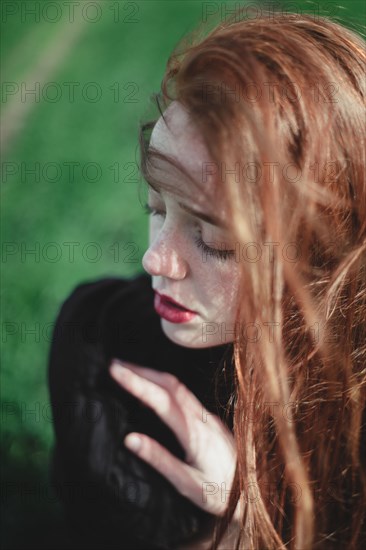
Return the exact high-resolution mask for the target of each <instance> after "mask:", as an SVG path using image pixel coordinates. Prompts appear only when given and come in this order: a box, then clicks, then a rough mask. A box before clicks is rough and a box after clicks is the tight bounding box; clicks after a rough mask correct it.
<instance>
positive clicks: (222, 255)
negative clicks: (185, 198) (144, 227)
mask: <svg viewBox="0 0 366 550" xmlns="http://www.w3.org/2000/svg"><path fill="white" fill-rule="evenodd" d="M144 210H145V214H148V215H151V216H162V217H163V216H164V212H162V211H161V210H157V209H156V208H152V207H151V206H150V205H148V204H147V203H146V204H145V205H144ZM195 242H196V245H197V246H198V248H202V250H203V251H204V252H205V253H206V254H208V255H209V256H212V257H214V258H219V259H220V260H227V259H228V258H230V257H232V256H234V255H235V251H234V250H219V249H217V248H211V247H210V246H208V245H207V244H206V243H205V242H204V241H203V240H202V238H201V237H196V238H195Z"/></svg>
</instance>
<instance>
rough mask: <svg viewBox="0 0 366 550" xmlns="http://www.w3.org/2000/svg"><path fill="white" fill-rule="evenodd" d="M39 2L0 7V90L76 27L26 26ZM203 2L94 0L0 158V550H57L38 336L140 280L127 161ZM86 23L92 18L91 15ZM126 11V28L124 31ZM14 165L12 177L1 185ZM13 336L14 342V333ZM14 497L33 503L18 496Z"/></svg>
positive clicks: (139, 218)
mask: <svg viewBox="0 0 366 550" xmlns="http://www.w3.org/2000/svg"><path fill="white" fill-rule="evenodd" d="M45 3H47V2H46V0H42V1H41V2H39V1H38V2H34V1H33V0H26V1H13V0H7V1H5V2H3V6H2V7H3V9H4V5H5V4H7V5H8V9H9V5H11V6H10V7H11V8H12V7H14V9H15V10H16V13H15V14H14V15H9V16H8V17H7V20H6V21H5V15H4V12H2V48H1V52H2V53H1V55H2V59H1V62H2V68H3V76H2V80H3V82H5V83H6V82H16V83H18V84H19V85H20V84H21V83H22V82H25V79H26V78H27V75H29V71H31V70H32V68H33V67H36V66H37V63H38V60H39V59H40V57H41V56H42V55H44V54H45V52H47V51H50V52H52V51H53V50H52V48H54V43H55V40H57V34H58V33H59V32H62V40H68V36H69V33H70V30H71V25H74V24H77V23H78V21H80V12H81V9H80V8H75V22H74V23H71V22H70V21H69V17H68V12H67V10H66V9H65V7H64V6H63V2H62V1H61V0H60V2H59V3H60V4H61V6H63V8H62V12H63V17H62V18H61V19H60V20H59V21H57V22H55V23H52V22H50V21H47V20H45V18H43V17H42V16H41V18H40V21H36V20H35V17H34V16H31V15H28V16H27V17H23V18H22V16H21V15H22V13H23V14H24V10H25V5H26V6H27V8H28V9H30V8H31V7H32V5H33V7H34V5H35V4H39V6H40V9H41V10H42V8H43V4H45ZM85 3H86V2H85V1H84V0H83V1H82V2H81V4H85ZM203 4H204V2H201V1H195V0H184V1H183V0H182V1H180V0H139V1H137V2H130V3H128V2H122V1H118V0H117V2H116V1H114V0H113V1H112V0H111V1H109V0H101V2H100V6H101V13H102V16H101V18H100V20H98V21H96V22H95V23H91V22H87V23H85V25H84V28H83V30H82V32H81V33H80V36H79V39H78V40H77V42H76V43H75V44H74V45H73V47H72V48H71V50H70V51H69V53H68V54H67V55H66V56H65V57H64V58H63V59H62V61H61V62H60V63H59V64H58V66H57V69H56V70H55V72H54V73H52V76H51V77H50V78H48V79H46V80H47V81H53V82H56V83H58V84H59V85H60V86H61V89H62V95H61V97H60V99H59V101H56V102H54V103H52V102H49V101H45V100H42V99H41V101H39V102H38V103H35V104H34V105H33V108H32V109H31V110H30V112H29V113H28V114H27V116H26V117H25V118H24V125H23V127H22V128H21V130H20V131H19V132H18V134H17V135H16V138H15V139H14V141H13V142H12V143H11V144H10V145H9V149H8V150H7V152H6V154H5V156H4V158H2V174H3V177H2V215H1V235H2V244H3V249H2V252H3V253H4V251H5V249H4V245H6V243H11V244H12V245H14V246H15V247H16V250H17V251H16V253H14V254H13V255H10V256H9V255H8V256H5V255H4V254H3V256H2V265H1V268H2V269H1V271H2V275H1V327H2V357H1V382H2V384H1V397H2V430H1V452H2V472H1V474H2V475H1V482H2V487H3V489H5V492H4V497H3V500H2V507H3V510H2V522H3V526H2V527H3V528H2V535H1V537H2V547H3V548H7V549H13V550H15V549H17V550H18V549H23V548H24V549H26V548H27V549H29V548H39V549H40V548H49V549H50V550H52V548H66V544H67V542H66V540H65V539H64V538H63V519H62V512H61V508H60V505H59V503H58V502H57V501H56V500H55V499H52V498H51V492H50V491H49V490H48V491H47V482H48V481H47V480H48V463H49V456H50V450H51V449H52V445H53V428H52V421H51V420H50V419H49V409H47V407H48V404H49V396H48V388H47V359H48V353H49V347H50V331H49V330H48V332H47V330H46V327H47V325H48V324H50V323H53V322H54V321H55V318H56V316H57V313H58V310H59V308H60V305H61V304H62V302H63V301H64V299H65V298H66V297H67V295H68V294H69V293H70V292H71V290H72V289H73V288H74V287H75V286H76V285H77V284H79V283H80V282H83V281H86V280H93V279H96V278H99V277H105V276H111V275H112V276H130V275H133V274H136V273H140V272H142V271H143V269H142V266H141V258H142V255H143V253H144V251H145V250H146V247H147V217H146V216H144V214H143V213H142V209H141V207H140V204H139V201H138V194H137V189H138V182H139V180H140V176H138V175H137V174H136V173H135V174H134V176H133V177H132V178H128V174H129V171H130V168H131V167H132V166H133V165H132V164H127V163H134V162H135V161H136V159H137V158H138V157H137V128H138V122H139V120H140V119H141V118H143V117H144V115H145V113H146V111H147V108H148V103H149V97H150V95H151V93H152V92H154V91H158V90H159V88H160V82H161V78H162V76H163V73H164V68H165V64H166V61H167V58H168V56H169V53H170V52H171V50H172V48H173V47H174V46H175V45H176V43H177V42H178V40H179V39H180V38H181V37H182V36H184V35H185V34H186V33H187V32H188V31H190V30H192V29H193V28H194V27H195V26H196V24H197V23H199V22H200V20H201V17H202V9H203V6H202V5H203ZM212 4H213V5H214V6H215V7H217V8H218V9H224V8H223V6H224V5H227V6H228V7H233V6H235V5H236V4H238V2H213V3H212ZM251 4H253V2H251ZM259 4H260V2H259ZM277 4H279V2H277ZM283 4H284V5H285V6H286V5H289V3H288V2H283ZM311 4H320V5H321V6H323V7H324V13H325V14H328V13H329V10H332V13H334V14H335V15H336V16H337V18H338V19H340V20H343V21H344V22H345V23H346V24H348V25H351V26H353V25H354V24H365V7H364V3H363V2H362V1H357V0H355V1H349V0H347V2H346V0H343V2H342V1H340V2H330V1H328V2H320V3H319V2H314V3H309V2H301V1H297V2H296V3H295V2H292V3H291V5H292V6H295V5H296V6H298V8H299V9H304V10H305V8H306V7H307V9H308V10H311V9H312V5H311ZM340 4H341V5H342V6H344V7H343V8H342V7H340ZM131 6H132V7H131ZM112 8H113V9H114V11H113V10H112ZM117 9H119V21H117V20H116V19H117V17H116V13H117V12H116V10H117ZM223 13H225V12H223ZM89 14H90V17H93V16H94V13H93V12H92V10H90V12H89ZM129 14H131V15H132V17H133V19H135V20H136V21H135V22H129V21H128V15H129ZM52 17H54V15H53V14H52V12H51V10H50V12H49V18H52ZM65 82H79V83H80V86H79V87H78V88H76V92H75V101H74V102H70V101H69V98H68V94H67V92H66V88H65V87H64V85H63V83H65ZM89 82H96V83H98V85H99V87H100V89H101V90H102V96H101V98H100V100H99V101H97V102H95V103H92V102H88V101H86V100H85V99H84V98H83V97H82V95H81V91H80V90H81V89H83V87H84V86H85V85H86V84H87V83H89ZM115 83H118V86H119V88H120V97H119V100H117V101H115V97H114V95H113V92H112V90H111V89H110V87H111V86H113V85H114V86H116V84H115ZM128 83H133V88H132V87H131V85H130V87H129V88H127V89H124V88H123V86H125V85H126V84H128ZM84 89H85V88H84ZM132 90H134V91H135V93H134V95H133V99H136V101H135V102H132V103H131V102H128V93H129V92H131V91H132ZM50 93H51V92H50ZM10 104H11V99H10V100H9V101H5V100H4V98H3V99H2V102H1V111H2V113H4V112H5V111H6V109H8V108H9V105H10ZM37 162H38V163H40V166H41V167H44V166H45V165H46V164H47V163H58V165H59V166H60V167H61V176H60V179H59V180H58V181H55V182H51V181H49V179H50V178H51V177H53V173H52V170H51V169H49V173H48V175H47V177H46V178H43V177H42V175H41V177H40V179H39V181H36V179H35V177H34V176H32V175H28V176H24V175H23V176H22V173H21V168H22V163H23V167H28V168H29V167H32V166H34V165H35V163H37ZM65 162H77V163H80V165H79V166H80V167H81V166H84V165H85V164H86V163H90V162H92V163H98V165H100V168H101V171H102V176H101V178H100V179H99V180H98V181H95V182H92V181H90V178H85V177H84V178H83V177H82V173H81V169H80V167H77V168H76V172H75V173H76V177H75V179H74V180H73V181H72V180H70V178H69V175H68V171H67V168H66V166H65V165H64V164H63V163H65ZM115 163H118V164H119V181H115V175H114V172H113V171H112V169H111V168H110V167H111V166H112V165H114V166H116V164H115ZM9 166H11V167H15V169H17V170H18V172H17V173H16V174H14V175H12V176H11V175H10V176H9V175H7V172H6V170H7V169H9ZM90 174H91V172H90ZM129 179H130V180H132V181H129ZM67 242H77V243H80V245H79V246H77V247H76V248H75V259H74V261H73V262H72V261H70V256H69V254H68V249H67V246H66V245H64V244H63V243H67ZM128 242H133V243H135V246H136V253H135V254H134V256H133V259H134V261H133V262H128V261H126V255H127V253H128V252H129V251H131V248H127V249H125V250H124V249H123V247H124V246H125V245H126V243H128ZM48 243H57V244H58V250H61V257H60V258H59V259H58V260H57V261H54V262H53V261H51V260H50V259H51V258H52V257H53V254H54V252H55V248H53V249H52V248H49V249H48V256H47V246H48ZM87 243H97V245H98V248H99V250H100V251H101V252H102V255H101V257H100V258H99V259H98V260H97V261H91V260H92V254H93V248H89V249H85V248H84V247H85V245H87ZM22 247H23V251H24V249H25V248H27V249H32V248H33V249H34V248H35V247H39V250H40V255H39V258H36V257H35V256H34V255H32V254H29V255H27V256H24V253H23V254H22V253H21V250H22ZM111 247H113V250H114V252H113V250H111ZM117 247H118V249H119V258H118V257H117V255H116V250H117ZM82 249H84V255H83V254H82V253H81V251H82ZM88 252H89V256H88V255H86V254H87V253H88ZM9 323H10V324H9ZM9 328H13V329H14V330H16V333H15V334H9V332H8V331H9ZM32 328H33V329H34V328H35V329H36V330H38V328H39V331H40V335H39V338H38V337H36V336H35V335H34V334H30V333H28V334H26V332H25V330H28V329H32ZM22 407H23V411H22ZM24 407H25V409H26V410H28V411H29V412H28V414H25V413H24ZM32 410H36V413H35V414H32V413H31V412H30V411H32ZM38 410H39V413H40V414H38ZM12 484H16V486H15V487H16V488H15V489H14V485H12ZM12 487H13V489H12ZM20 488H23V489H24V490H26V489H27V488H28V489H29V490H30V491H31V492H32V491H33V494H29V495H27V494H21V492H20ZM9 491H10V492H9ZM7 492H8V494H7ZM37 492H38V494H37ZM55 541H58V542H55Z"/></svg>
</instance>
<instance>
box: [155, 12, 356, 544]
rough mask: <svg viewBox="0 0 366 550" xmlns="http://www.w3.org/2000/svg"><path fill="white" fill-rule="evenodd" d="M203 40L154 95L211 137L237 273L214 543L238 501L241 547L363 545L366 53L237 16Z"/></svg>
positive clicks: (304, 21) (268, 18) (322, 21)
mask: <svg viewBox="0 0 366 550" xmlns="http://www.w3.org/2000/svg"><path fill="white" fill-rule="evenodd" d="M200 33H201V29H199V31H198V32H197V33H196V34H195V35H191V36H189V37H188V38H186V39H185V40H184V41H183V42H181V43H180V44H179V45H178V46H177V47H176V49H175V51H174V52H173V53H172V55H171V56H170V58H169V60H168V63H167V68H166V73H165V75H164V79H163V82H162V91H161V94H159V99H160V101H161V102H162V103H163V104H164V107H167V106H168V105H169V104H170V102H171V101H173V100H178V101H180V102H181V103H182V104H183V105H184V106H185V107H186V108H187V109H188V111H189V113H190V114H191V116H192V120H193V121H194V123H195V124H196V125H197V128H198V130H199V132H200V133H201V135H202V137H203V139H204V141H205V144H206V146H207V148H208V151H209V153H210V155H211V158H212V165H210V167H209V169H210V170H211V173H213V174H215V175H216V176H217V181H218V182H219V184H220V186H221V196H222V200H223V201H224V202H225V204H226V205H227V208H228V212H229V213H230V215H229V221H230V223H231V230H232V235H233V238H234V239H235V242H236V243H238V245H239V248H238V251H239V252H238V256H237V261H239V262H240V264H241V269H242V279H241V281H242V284H241V291H240V295H239V296H238V315H237V319H236V336H235V342H234V357H233V364H234V365H235V380H236V382H235V383H236V391H235V394H234V396H233V397H234V399H233V407H234V435H235V438H236V444H237V449H238V462H237V469H236V475H235V480H234V485H233V490H232V492H231V493H230V496H229V499H228V507H227V513H226V515H225V517H224V518H222V519H221V520H220V521H218V523H217V527H216V529H215V533H214V540H213V548H216V547H217V545H218V543H219V541H220V540H221V538H222V536H223V533H224V532H225V530H226V529H227V528H228V526H229V523H230V521H231V518H232V515H233V512H234V509H235V508H236V505H237V502H238V500H239V499H241V501H242V503H243V510H244V516H243V518H242V526H243V529H242V532H241V535H240V537H239V539H238V544H237V548H244V547H245V548H256V549H263V548H266V550H267V549H271V548H285V547H288V546H290V547H293V548H297V549H301V550H304V549H309V548H322V549H326V548H334V549H335V548H347V549H352V548H361V546H362V544H363V545H366V535H365V510H366V472H365V464H366V432H365V430H366V428H365V423H366V416H365V401H366V261H365V260H366V183H365V167H366V160H365V151H366V143H365V120H366V114H365V104H364V101H365V89H366V77H365V60H366V55H365V43H364V41H363V39H362V38H361V36H359V35H357V34H356V33H355V32H353V31H351V30H348V29H346V28H345V27H343V26H342V25H340V24H338V23H336V22H334V21H332V20H330V19H327V18H321V17H318V18H314V17H311V16H306V15H301V16H300V15H295V14H289V13H287V14H285V15H284V14H275V13H271V14H267V15H266V14H264V15H263V14H262V15H261V16H260V17H256V18H253V19H248V18H247V17H244V16H241V13H240V10H239V11H238V12H237V13H235V14H234V15H233V16H232V17H231V18H230V19H227V20H226V21H222V22H220V23H219V24H218V25H216V26H215V27H214V28H213V29H211V30H210V31H209V32H208V34H207V35H206V36H203V37H202V36H201V35H200ZM147 126H149V125H147ZM151 126H152V125H151V124H150V128H151ZM144 168H145V169H146V159H145V160H144ZM206 168H207V167H206ZM248 327H251V329H253V330H254V331H255V332H254V333H255V334H256V337H250V338H249V337H248V331H247V330H246V329H247V328H248ZM254 333H253V334H254ZM363 547H366V546H363Z"/></svg>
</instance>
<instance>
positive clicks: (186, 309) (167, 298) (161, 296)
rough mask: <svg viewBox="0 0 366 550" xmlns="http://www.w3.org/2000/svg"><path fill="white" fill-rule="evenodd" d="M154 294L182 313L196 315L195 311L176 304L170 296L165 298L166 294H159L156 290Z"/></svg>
mask: <svg viewBox="0 0 366 550" xmlns="http://www.w3.org/2000/svg"><path fill="white" fill-rule="evenodd" d="M155 292H156V294H159V296H160V298H161V299H162V300H164V302H170V303H171V304H173V305H175V306H177V307H180V308H181V309H182V310H184V311H190V312H191V313H196V312H195V311H193V310H192V309H188V308H187V307H185V306H183V305H182V304H180V303H179V302H177V301H176V300H173V298H171V297H170V296H167V295H166V294H161V293H160V292H158V291H157V290H155Z"/></svg>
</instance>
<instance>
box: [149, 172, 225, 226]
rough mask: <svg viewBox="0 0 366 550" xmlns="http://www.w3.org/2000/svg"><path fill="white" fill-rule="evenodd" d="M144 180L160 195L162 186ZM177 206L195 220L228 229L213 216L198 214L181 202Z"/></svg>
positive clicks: (203, 213) (198, 212)
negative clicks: (194, 217) (195, 218)
mask: <svg viewBox="0 0 366 550" xmlns="http://www.w3.org/2000/svg"><path fill="white" fill-rule="evenodd" d="M145 180H146V183H147V184H148V186H149V187H151V188H152V189H153V190H154V191H155V192H156V193H158V195H161V192H160V188H161V187H163V185H159V184H157V183H156V182H154V183H152V182H151V181H149V180H148V179H147V178H146V177H145ZM178 204H179V206H180V207H181V208H182V209H183V210H185V211H186V212H188V213H189V214H192V215H193V216H196V217H197V218H199V219H200V220H203V221H204V222H207V223H209V224H211V225H216V226H217V227H220V228H222V229H229V226H228V225H227V224H226V223H225V222H223V221H222V220H220V219H219V218H218V217H217V216H215V215H212V214H205V212H200V211H198V210H195V209H193V208H190V207H189V206H187V205H186V204H184V203H183V202H179V201H178Z"/></svg>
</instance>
